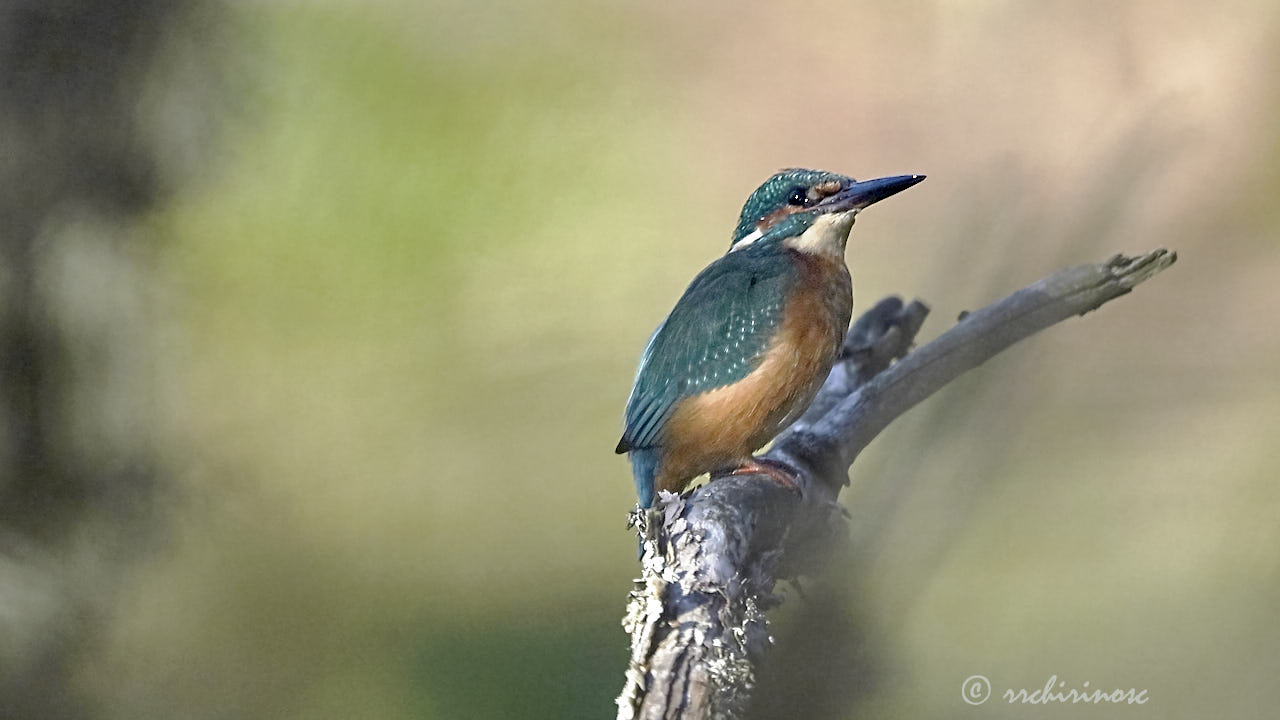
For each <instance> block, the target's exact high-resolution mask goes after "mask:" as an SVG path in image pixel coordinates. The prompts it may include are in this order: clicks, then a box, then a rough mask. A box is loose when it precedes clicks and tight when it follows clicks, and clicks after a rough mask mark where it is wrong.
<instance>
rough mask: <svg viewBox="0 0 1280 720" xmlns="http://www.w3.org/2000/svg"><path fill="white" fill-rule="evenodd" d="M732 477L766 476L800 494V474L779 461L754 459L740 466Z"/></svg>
mask: <svg viewBox="0 0 1280 720" xmlns="http://www.w3.org/2000/svg"><path fill="white" fill-rule="evenodd" d="M729 474H730V475H764V476H766V477H768V478H769V479H771V480H773V481H774V482H776V483H778V484H779V485H781V486H782V487H784V488H786V489H787V490H790V491H791V492H794V493H799V492H800V486H799V485H798V484H797V483H796V478H797V477H799V476H800V473H799V472H797V471H796V469H795V468H793V467H791V466H790V465H788V464H786V463H784V462H780V461H778V460H770V459H768V458H758V457H753V458H751V459H750V460H748V461H747V462H745V463H743V464H742V465H739V466H738V467H737V468H735V469H734V471H733V472H731V473H729Z"/></svg>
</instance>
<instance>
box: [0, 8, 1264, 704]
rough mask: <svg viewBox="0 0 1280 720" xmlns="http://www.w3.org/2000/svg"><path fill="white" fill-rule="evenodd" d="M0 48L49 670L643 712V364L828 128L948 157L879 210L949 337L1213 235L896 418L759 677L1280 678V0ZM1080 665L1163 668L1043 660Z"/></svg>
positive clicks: (68, 693) (22, 636) (419, 28)
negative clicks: (1114, 262)
mask: <svg viewBox="0 0 1280 720" xmlns="http://www.w3.org/2000/svg"><path fill="white" fill-rule="evenodd" d="M0 54H2V55H3V63H4V65H3V67H2V68H0V72H2V73H3V78H2V82H0V91H2V92H3V96H2V97H0V99H2V100H3V102H0V194H2V195H3V201H2V202H0V208H2V209H3V218H4V227H3V228H0V232H2V233H3V234H4V237H3V238H2V240H0V242H2V243H3V244H2V248H3V252H4V254H3V256H2V257H0V260H3V263H2V264H3V267H0V290H3V293H0V295H2V296H3V297H2V300H3V302H4V306H3V308H0V346H2V347H0V360H2V361H3V363H2V365H0V371H2V374H0V390H2V391H3V392H0V401H2V403H0V420H2V422H0V437H3V440H2V441H0V523H2V525H0V528H2V529H0V695H2V696H3V697H2V698H0V709H3V715H4V717H23V718H26V717H30V718H59V717H65V718H121V719H123V718H298V719H303V718H305V719H308V720H310V719H314V718H386V719H388V720H394V719H400V718H506V717H530V718H532V717H546V718H565V717H608V716H611V715H612V713H613V712H614V708H613V704H612V703H613V698H614V696H615V695H616V694H617V692H618V690H619V689H620V687H621V683H622V670H623V668H624V666H625V660H626V654H627V650H626V648H627V646H626V640H627V639H626V637H625V635H624V634H623V632H622V630H621V628H620V627H619V619H620V617H621V613H622V608H623V604H624V602H625V599H626V594H627V592H628V590H629V589H630V586H631V579H632V578H633V576H634V575H635V574H636V571H637V568H636V564H635V556H634V552H635V540H634V537H633V536H632V535H631V534H629V533H628V531H627V530H626V529H625V526H624V525H625V519H626V512H627V510H628V509H629V507H630V506H631V504H632V503H633V494H632V490H631V481H630V478H629V475H628V470H627V467H626V464H625V462H624V461H623V460H622V459H621V458H618V457H615V456H614V455H613V454H612V452H611V451H612V448H613V446H614V443H615V442H616V440H617V435H618V430H619V413H620V410H621V406H622V404H623V401H624V400H625V396H626V393H627V390H628V388H629V386H630V381H631V375H632V372H633V369H634V362H635V360H636V357H637V355H638V353H639V351H640V349H641V347H642V345H643V343H644V341H645V339H646V337H647V336H648V334H649V332H650V331H651V329H652V328H653V327H654V326H655V325H656V323H657V322H658V321H659V320H660V319H661V318H662V316H663V315H664V313H665V312H666V310H667V309H668V308H669V307H670V305H671V304H672V303H673V302H674V300H675V299H676V298H677V297H678V295H679V293H680V292H681V291H682V289H683V288H684V286H685V284H686V283H687V282H688V280H689V279H690V278H691V277H692V276H693V274H694V273H695V272H696V271H697V270H698V269H699V268H700V267H702V266H703V265H704V264H706V263H707V262H709V261H710V260H711V259H713V258H714V257H716V256H717V255H718V254H720V253H722V252H723V251H724V250H725V248H726V247H727V245H728V240H729V233H730V230H731V229H732V227H733V224H734V220H735V219H736V214H737V212H738V209H739V207H740V204H741V202H742V200H743V199H744V198H745V197H746V195H747V194H748V193H749V192H750V191H751V190H752V189H753V188H754V187H755V185H756V184H757V183H758V182H759V181H760V180H762V179H763V178H765V177H766V176H768V175H769V174H770V173H772V172H773V171H774V170H776V169H778V168H780V167H787V166H797V165H798V166H812V167H821V168H826V169H831V170H836V171H841V172H846V173H850V174H854V175H856V176H858V177H870V176H876V175H887V174H898V173H909V172H918V173H926V174H928V175H929V180H928V181H927V182H925V183H924V184H922V185H920V186H919V187H917V188H913V189H912V190H911V191H910V192H908V193H904V194H903V195H901V196H899V197H895V198H893V199H892V201H889V202H886V203H884V204H882V205H877V206H876V207H875V208H874V209H873V210H872V211H870V212H868V213H866V214H865V215H864V216H863V217H862V218H861V219H860V221H859V223H858V226H857V227H856V228H855V230H854V236H853V240H852V241H851V243H850V248H849V251H848V259H849V262H850V265H851V267H852V270H853V274H854V278H855V285H856V287H857V293H856V294H857V304H858V306H859V307H862V308H865V307H868V306H869V305H870V304H871V303H872V302H873V301H874V300H876V299H878V298H880V297H882V296H884V295H887V294H891V293H896V294H903V295H906V296H908V297H920V298H922V299H924V300H926V301H927V302H929V303H930V304H931V306H932V308H933V314H932V316H931V318H930V320H929V321H928V323H927V324H926V326H925V329H924V331H923V334H922V338H923V339H928V338H929V337H932V336H934V335H936V334H937V333H939V332H941V331H942V330H944V329H945V328H947V327H948V326H949V325H950V324H951V323H952V322H953V321H954V318H955V317H956V316H957V314H958V313H959V312H961V311H962V310H966V309H973V308H976V307H980V306H982V305H984V304H986V303H987V302H990V301H992V300H994V299H996V298H998V297H1001V296H1003V295H1004V294H1006V293H1008V292H1009V291H1012V290H1014V289H1016V288H1018V287H1021V286H1022V285H1025V284H1027V283H1029V282H1032V281H1034V280H1036V279H1038V278H1040V277H1042V276H1044V275H1046V274H1049V273H1050V272H1053V271H1055V270H1057V269H1059V268H1061V267H1064V266H1067V265H1072V264H1078V263H1084V262H1096V261H1100V260H1102V259H1104V258H1106V257H1108V256H1110V255H1111V254H1113V253H1116V252H1125V253H1130V254H1136V253H1140V252H1144V251H1147V250H1150V249H1152V248H1155V247H1161V246H1164V247H1171V248H1174V249H1176V250H1177V251H1178V253H1179V257H1180V260H1179V262H1178V264H1177V265H1175V266H1174V267H1173V268H1172V269H1171V270H1169V271H1168V272H1166V273H1165V274H1163V275H1161V276H1160V277H1158V278H1157V279H1155V280H1154V281H1152V282H1151V283H1150V284H1148V285H1144V286H1142V287H1141V288H1140V289H1139V290H1138V291H1137V292H1136V293H1134V294H1133V295H1132V296H1129V297H1126V298H1123V299H1120V300H1118V301H1116V302H1115V303H1113V304H1110V305H1108V306H1106V307H1105V308H1103V309H1102V310H1101V311H1100V312H1097V313H1095V314H1092V315H1089V316H1087V317H1086V318H1084V319H1079V320H1072V321H1069V322H1067V323H1064V324H1062V325H1060V326H1058V327H1055V328H1052V329H1050V330H1049V331H1047V332H1045V333H1043V334H1041V335H1038V336H1036V337H1034V338H1032V339H1030V340H1028V341H1026V342H1024V343H1022V344H1021V345H1018V346H1016V347H1015V348H1013V349H1011V350H1010V351H1008V352H1006V353H1004V354H1002V355H1001V356H999V357H998V358H996V359H995V360H993V361H991V362H989V363H988V364H987V365H985V366H983V367H982V368H979V369H978V370H976V371H974V372H972V373H970V374H969V375H967V376H965V377H964V378H962V379H960V380H959V381H958V382H956V383H954V384H953V385H952V386H951V387H949V388H947V389H946V390H945V391H943V392H941V393H940V394H938V395H937V396H935V397H933V398H931V399H929V400H928V401H926V402H925V403H924V404H923V405H922V406H920V407H918V408H917V409H915V410H913V411H912V412H911V413H909V414H908V415H906V416H904V417H903V418H902V419H901V420H900V421H899V422H897V423H896V424H895V425H894V426H892V427H891V428H890V429H889V430H888V431H886V432H885V433H884V434H883V435H882V436H881V437H880V438H879V439H878V440H877V441H876V442H875V443H874V444H873V446H872V447H871V448H870V449H869V450H868V452H867V453H866V454H865V455H864V456H863V457H862V458H861V459H860V460H859V462H858V463H857V465H855V467H854V469H853V472H852V473H851V479H852V484H851V487H850V488H849V489H848V490H846V492H845V493H844V495H843V500H844V502H845V504H846V506H847V507H848V509H849V512H850V515H851V521H850V543H849V546H848V547H847V548H843V549H841V550H840V551H839V552H837V553H836V554H835V555H834V556H833V559H832V560H831V562H830V568H829V573H828V574H827V575H826V576H825V577H821V578H814V579H811V580H809V581H808V582H807V583H806V584H805V592H804V597H803V598H802V597H800V596H799V594H797V593H794V592H791V593H789V599H788V601H787V603H786V605H785V606H784V607H783V608H782V610H781V611H779V612H778V613H777V614H776V620H777V623H776V635H777V647H776V648H775V652H774V653H773V654H772V655H771V656H770V658H769V662H768V663H767V664H766V667H765V668H763V670H762V678H761V687H760V689H759V691H758V693H757V697H758V702H757V715H758V716H759V717H814V718H821V717H829V718H853V717H859V718H906V717H912V718H921V717H953V716H956V715H962V714H968V715H971V716H973V717H1010V718H1012V717H1028V716H1035V717H1126V718H1128V717H1133V718H1138V717H1159V718H1200V717H1210V716H1214V717H1231V718H1247V717H1270V716H1272V715H1273V713H1274V708H1275V707H1276V706H1277V705H1280V690H1278V689H1277V687H1278V686H1277V685H1276V682H1275V679H1276V677H1277V675H1280V653H1278V652H1277V648H1278V647H1280V625H1277V623H1276V608H1277V606H1278V603H1280V523H1278V522H1277V516H1278V514H1280V484H1278V483H1277V474H1278V473H1280V443H1278V442H1277V439H1276V438H1277V434H1280V413H1278V412H1277V410H1278V409H1280V405H1278V403H1280V367H1278V365H1280V363H1278V362H1277V361H1278V360H1280V331H1278V330H1277V323H1276V321H1275V318H1276V317H1280V289H1278V283H1280V259H1278V258H1277V253H1276V247H1275V246H1276V240H1277V237H1278V236H1280V232H1278V231H1280V204H1278V203H1277V200H1276V198H1277V194H1278V193H1280V86H1278V85H1277V84H1276V82H1275V77H1276V74H1277V72H1278V71H1280V6H1277V5H1276V4H1275V3H1274V2H1267V1H1265V0H1258V1H1257V2H1251V1H1247V0H1243V1H1235V0H1228V1H1227V2H1223V3H1219V4H1217V5H1215V6H1213V7H1212V8H1208V7H1207V6H1205V5H1204V4H1203V3H1193V2H1189V1H1179V2H1165V1H1158V2H1157V1H1156V0H1137V1H1135V2H1130V3H1119V4H1117V3H1110V2H1065V1H1064V2H1038V3H1020V2H999V1H995V0H992V1H986V0H980V1H975V2H956V1H953V0H937V1H934V2H910V3H872V2H838V1H827V2H816V3H810V4H792V5H788V4H779V3H733V2H707V3H696V4H694V3H690V4H681V5H670V6H664V5H659V4H650V3H640V2H590V1H588V2H580V3H569V2H534V3H529V2H508V1H499V2H489V3H472V2H462V1H461V0H458V1H451V0H441V1H435V2H428V3H415V2H395V1H392V0H379V1H378V2H352V1H349V0H328V1H326V2H317V3H301V2H250V1H248V0H238V1H235V2H228V3H217V2H214V1H213V0H190V1H187V2H178V1H177V0H173V1H171V2H166V1H165V0H145V1H144V0H139V1H137V2H127V3H126V2H116V3H97V2H89V1H85V2H76V1H73V0H57V1H55V2H43V1H39V2H38V1H36V0H8V2H6V3H4V7H3V9H2V11H0ZM975 674H982V675H985V676H987V677H989V678H990V679H991V684H992V687H993V689H994V690H995V694H996V696H997V697H993V698H992V699H991V700H990V701H988V702H987V703H986V704H985V705H983V706H981V707H980V708H973V707H970V706H968V705H966V704H965V703H964V702H963V701H962V699H961V694H960V690H961V683H962V682H963V681H964V680H965V678H967V677H969V676H971V675H975ZM1053 675H1056V676H1058V677H1059V678H1060V679H1061V680H1064V681H1066V682H1067V683H1068V685H1069V686H1071V687H1082V686H1084V683H1086V682H1088V683H1090V685H1089V687H1107V688H1113V687H1120V688H1130V687H1133V688H1139V689H1146V690H1147V691H1148V695H1149V697H1150V701H1149V702H1148V704H1146V705H1144V706H1141V707H1129V706H1126V707H1122V708H1114V707H1112V708H1108V707H1101V708H1088V707H1086V708H1081V707H1079V706H1075V707H1071V706H1068V707H1054V706H1048V707H1045V706H1037V707H1030V708H1029V707H1024V706H1017V705H1012V706H1011V705H1009V704H1007V703H1005V702H1003V701H1002V700H1000V698H999V697H998V696H999V694H1000V693H1002V692H1003V690H1005V689H1009V688H1014V689H1016V688H1028V689H1035V688H1039V687H1043V686H1044V684H1045V682H1046V681H1047V680H1048V678H1049V677H1050V676H1053Z"/></svg>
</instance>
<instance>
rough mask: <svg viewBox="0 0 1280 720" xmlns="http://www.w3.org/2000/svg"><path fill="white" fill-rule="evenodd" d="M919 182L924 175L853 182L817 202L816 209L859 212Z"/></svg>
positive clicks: (825, 211)
mask: <svg viewBox="0 0 1280 720" xmlns="http://www.w3.org/2000/svg"><path fill="white" fill-rule="evenodd" d="M921 180H924V175H894V176H893V177H884V178H876V179H875V180H863V181H862V182H855V183H853V184H852V185H850V186H849V187H847V188H845V189H843V190H841V191H840V192H838V193H836V194H835V195H831V196H829V197H827V198H826V199H824V200H823V201H822V202H819V203H818V204H817V206H816V207H817V208H818V209H820V210H822V211H823V212H824V213H833V212H844V211H846V210H861V209H862V208H864V207H866V206H868V205H871V204H872V203H877V202H880V201H881V200H883V199H885V198H887V197H889V196H890V195H897V194H898V193H900V192H902V191H903V190H906V189H907V188H909V187H911V186H912V185H915V184H916V183H918V182H920V181H921Z"/></svg>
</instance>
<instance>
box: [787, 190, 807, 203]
mask: <svg viewBox="0 0 1280 720" xmlns="http://www.w3.org/2000/svg"><path fill="white" fill-rule="evenodd" d="M787 204H788V205H796V206H799V207H806V206H807V205H808V204H809V193H808V191H806V190H805V189H804V188H802V187H796V188H791V194H790V195H788V196H787Z"/></svg>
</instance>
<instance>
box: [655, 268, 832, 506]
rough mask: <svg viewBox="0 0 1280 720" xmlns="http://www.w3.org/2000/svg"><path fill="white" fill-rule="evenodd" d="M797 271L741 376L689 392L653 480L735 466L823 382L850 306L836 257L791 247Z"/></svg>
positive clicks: (667, 483)
mask: <svg viewBox="0 0 1280 720" xmlns="http://www.w3.org/2000/svg"><path fill="white" fill-rule="evenodd" d="M792 259H793V261H794V262H795V263H796V264H797V269H798V271H799V273H800V278H799V280H798V282H797V283H796V285H795V287H794V289H793V290H792V292H791V296H790V297H789V298H788V299H787V304H786V306H785V307H784V309H783V322H782V327H781V331H780V332H779V333H778V336H777V337H776V338H775V340H774V342H773V344H772V345H771V346H770V348H769V350H768V352H767V354H766V355H765V358H764V361H763V362H761V364H760V366H759V367H758V368H756V370H755V371H754V372H752V373H751V374H750V375H748V376H747V377H745V378H743V379H742V380H741V381H739V382H737V383H734V384H733V385H729V386H726V387H722V388H718V389H716V390H712V391H711V392H707V393H703V394H701V395H696V396H694V397H691V398H689V399H687V400H685V401H684V402H682V403H681V404H680V405H679V406H678V407H677V408H676V410H675V412H674V413H672V416H671V418H670V419H669V420H668V425H667V428H666V431H665V432H664V442H663V454H662V461H661V463H660V464H659V466H658V473H657V478H656V483H655V484H656V486H657V488H658V489H660V490H670V491H677V490H680V489H683V487H684V486H685V485H686V484H688V482H689V481H690V480H692V479H693V478H695V477H697V476H698V475H701V474H702V473H705V472H712V471H715V470H722V469H729V468H733V467H737V466H738V465H741V464H743V463H744V462H746V461H747V460H749V459H750V457H751V453H753V452H754V451H756V450H758V449H759V448H760V447H762V446H763V445H764V444H765V443H767V442H769V441H770V440H772V439H773V437H774V436H775V435H777V434H778V432H779V431H781V430H782V429H783V428H784V427H786V426H787V425H789V424H791V423H792V422H793V421H794V420H795V419H796V418H797V417H799V416H800V414H801V413H803V412H804V410H805V408H807V407H808V406H809V403H810V402H811V401H812V400H813V396H814V394H815V393H817V391H818V388H820V387H821V386H822V382H823V380H825V379H826V377H827V373H829V372H830V371H831V365H832V364H833V363H834V362H835V359H836V356H837V354H838V353H839V351H840V344H841V342H843V340H844V333H845V331H846V330H847V329H848V327H849V318H850V316H851V315H852V312H853V287H852V283H851V282H850V279H849V271H848V269H847V268H846V267H845V266H844V263H843V262H832V261H830V260H825V259H821V258H816V257H813V256H810V255H805V254H802V253H798V252H793V253H792Z"/></svg>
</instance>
